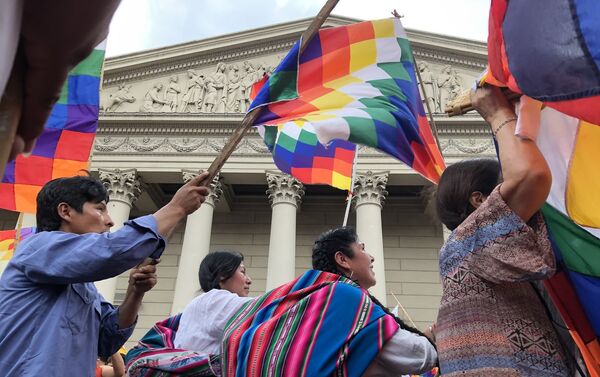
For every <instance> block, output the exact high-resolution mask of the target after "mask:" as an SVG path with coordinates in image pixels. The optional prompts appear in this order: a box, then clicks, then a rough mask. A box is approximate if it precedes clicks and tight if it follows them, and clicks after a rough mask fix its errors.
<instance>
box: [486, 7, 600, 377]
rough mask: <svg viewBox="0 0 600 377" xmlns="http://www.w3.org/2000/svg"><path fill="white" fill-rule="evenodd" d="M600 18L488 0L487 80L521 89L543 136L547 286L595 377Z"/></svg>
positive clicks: (599, 362) (599, 323) (599, 272)
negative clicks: (551, 255)
mask: <svg viewBox="0 0 600 377" xmlns="http://www.w3.org/2000/svg"><path fill="white" fill-rule="evenodd" d="M532 14H535V17H531V15H532ZM599 18H600V7H598V4H597V2H594V1H592V0H549V1H548V0H543V1H542V0H532V1H530V0H528V1H507V0H492V6H491V10H490V27H489V31H490V34H489V38H488V59H489V73H488V74H487V77H486V80H487V82H488V83H490V84H494V85H501V86H507V87H508V88H510V89H511V90H512V91H514V92H517V93H522V94H524V95H525V96H524V97H522V100H521V103H522V104H523V106H522V108H521V113H520V115H519V118H520V119H519V124H518V126H517V128H518V133H519V134H520V135H522V136H532V135H534V137H533V138H535V136H537V140H536V141H537V144H538V146H539V148H540V151H541V152H542V154H543V155H544V157H545V159H546V161H547V162H548V165H549V166H550V170H551V172H552V188H551V191H550V195H549V197H548V200H547V204H546V206H545V207H544V208H543V209H542V213H543V214H544V217H545V219H546V223H547V226H548V230H549V234H550V238H551V242H552V245H553V248H554V252H555V255H556V259H557V265H558V272H557V274H556V275H555V276H553V277H552V278H550V279H548V280H547V281H545V286H546V288H547V290H548V292H549V294H550V296H551V298H552V301H553V302H554V304H555V305H556V307H557V309H558V310H559V312H560V314H561V316H562V318H563V320H564V322H565V324H566V325H567V326H568V328H569V331H570V333H571V336H572V337H573V340H574V341H575V343H576V344H577V346H578V348H579V350H580V351H581V354H582V356H583V358H584V361H585V363H586V366H587V368H588V370H589V372H590V374H591V376H595V377H599V376H600V343H599V337H600V304H598V301H597V299H596V297H600V195H599V194H598V193H600V171H599V170H598V168H597V165H596V164H597V161H598V159H599V158H600V149H599V148H598V146H599V145H600V127H599V126H598V125H600V110H599V109H600V38H598V36H599V35H600V23H598V21H597V20H598V19H599ZM525 36H526V37H525ZM532 98H533V99H535V100H538V101H541V102H542V103H543V105H545V106H546V107H545V108H543V109H542V103H537V104H535V103H534V102H533V100H532ZM532 104H533V106H531V105H532ZM523 119H528V120H529V121H523V122H522V120H523ZM521 122H522V123H523V124H527V123H529V125H528V126H527V129H526V128H525V126H523V129H520V127H521ZM532 126H533V127H532ZM538 127H539V129H538ZM532 130H534V131H532ZM536 134H537V135H536Z"/></svg>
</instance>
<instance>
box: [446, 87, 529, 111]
mask: <svg viewBox="0 0 600 377" xmlns="http://www.w3.org/2000/svg"><path fill="white" fill-rule="evenodd" d="M502 93H504V95H505V96H506V99H507V100H509V101H511V102H512V101H516V100H518V99H519V98H521V95H520V94H517V93H515V92H513V91H511V90H509V89H508V88H502ZM473 110H475V108H474V107H473V104H472V103H471V89H469V90H466V91H464V92H462V93H461V94H459V95H458V97H456V98H455V99H453V100H452V101H450V102H448V104H447V105H446V108H445V109H444V112H446V114H448V116H449V117H453V116H457V115H463V114H466V113H468V112H469V111H473Z"/></svg>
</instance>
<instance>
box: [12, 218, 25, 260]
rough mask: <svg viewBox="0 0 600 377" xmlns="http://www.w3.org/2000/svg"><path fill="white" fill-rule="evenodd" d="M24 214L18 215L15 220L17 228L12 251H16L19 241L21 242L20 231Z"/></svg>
mask: <svg viewBox="0 0 600 377" xmlns="http://www.w3.org/2000/svg"><path fill="white" fill-rule="evenodd" d="M24 217H25V214H24V213H23V212H20V213H19V218H18V219H17V228H16V232H15V243H14V244H13V251H16V250H17V246H19V241H20V240H21V229H22V228H23V218H24Z"/></svg>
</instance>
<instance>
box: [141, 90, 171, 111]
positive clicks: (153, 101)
mask: <svg viewBox="0 0 600 377" xmlns="http://www.w3.org/2000/svg"><path fill="white" fill-rule="evenodd" d="M162 89H163V84H161V83H155V84H154V85H153V86H152V89H150V90H148V92H147V93H146V95H145V96H144V102H143V103H142V108H141V110H142V111H143V112H147V113H156V112H159V111H160V109H161V107H162V105H164V104H166V102H165V101H164V100H163V99H162V98H160V97H159V96H158V93H159V92H160V91H161V90H162Z"/></svg>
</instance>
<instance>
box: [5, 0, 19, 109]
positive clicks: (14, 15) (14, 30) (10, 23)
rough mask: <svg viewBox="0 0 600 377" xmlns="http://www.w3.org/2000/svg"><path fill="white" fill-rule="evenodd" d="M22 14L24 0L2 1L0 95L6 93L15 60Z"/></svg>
mask: <svg viewBox="0 0 600 377" xmlns="http://www.w3.org/2000/svg"><path fill="white" fill-rule="evenodd" d="M22 16H23V1H22V0H2V1H0V97H2V94H3V93H4V89H5V88H6V83H7V82H8V78H9V77H10V72H11V70H12V66H13V62H14V60H15V53H16V52H17V46H18V45H19V35H20V33H21V18H22Z"/></svg>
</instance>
